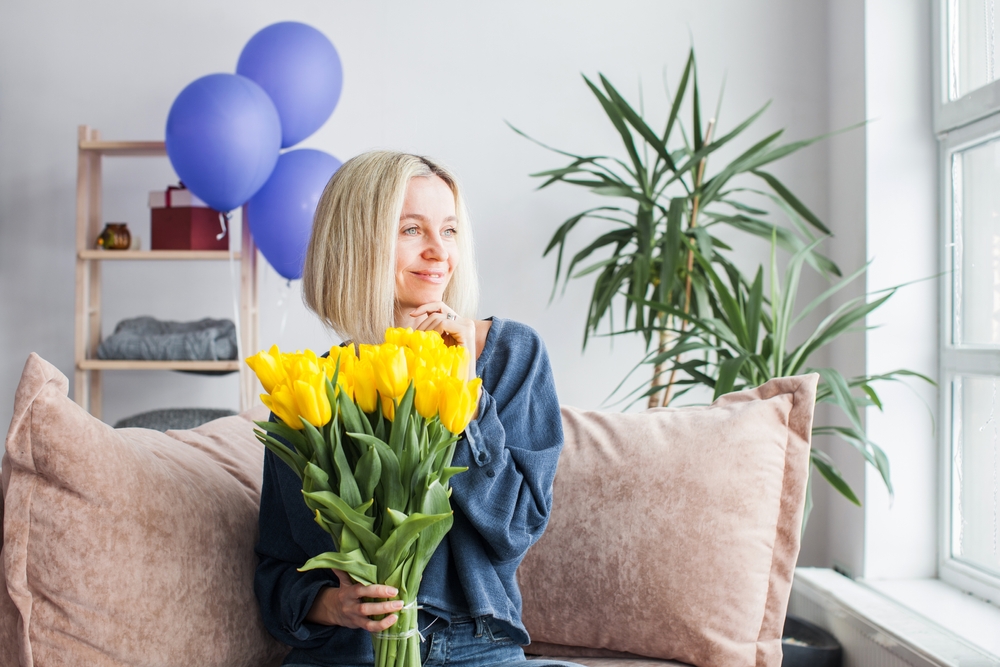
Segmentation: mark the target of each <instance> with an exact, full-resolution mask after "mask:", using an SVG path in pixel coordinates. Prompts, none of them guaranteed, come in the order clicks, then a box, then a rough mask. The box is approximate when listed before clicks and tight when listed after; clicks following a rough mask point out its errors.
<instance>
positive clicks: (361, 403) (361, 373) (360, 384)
mask: <svg viewBox="0 0 1000 667" xmlns="http://www.w3.org/2000/svg"><path fill="white" fill-rule="evenodd" d="M376 401H378V391H377V390H376V388H375V368H374V367H373V366H372V362H371V360H369V359H360V360H359V361H358V363H356V364H355V365H354V402H355V403H357V405H358V407H359V408H361V411H362V412H375V406H376V405H377V403H376Z"/></svg>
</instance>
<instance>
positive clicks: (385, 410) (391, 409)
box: [379, 396, 396, 421]
mask: <svg viewBox="0 0 1000 667" xmlns="http://www.w3.org/2000/svg"><path fill="white" fill-rule="evenodd" d="M379 398H380V399H381V400H382V416H384V417H385V418H386V419H388V420H389V421H392V420H393V419H395V418H396V403H395V401H393V400H392V399H391V398H386V397H385V396H380V397H379Z"/></svg>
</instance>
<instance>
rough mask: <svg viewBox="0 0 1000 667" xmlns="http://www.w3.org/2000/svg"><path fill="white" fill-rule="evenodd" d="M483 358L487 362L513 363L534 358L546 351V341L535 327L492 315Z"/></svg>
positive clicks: (489, 320)
mask: <svg viewBox="0 0 1000 667" xmlns="http://www.w3.org/2000/svg"><path fill="white" fill-rule="evenodd" d="M486 321H487V322H490V327H489V331H488V332H487V333H486V343H485V345H484V347H483V354H482V357H481V359H483V358H485V359H484V361H485V362H486V363H491V362H492V363H503V364H507V363H511V362H512V361H515V360H518V359H524V360H528V359H533V358H535V357H537V356H538V355H539V354H542V355H544V354H546V353H545V343H544V342H543V341H542V337H541V336H540V335H539V333H538V332H537V331H535V329H533V328H532V327H530V326H528V325H527V324H524V323H523V322H518V321H516V320H508V319H504V318H500V317H491V318H489V319H488V320H486Z"/></svg>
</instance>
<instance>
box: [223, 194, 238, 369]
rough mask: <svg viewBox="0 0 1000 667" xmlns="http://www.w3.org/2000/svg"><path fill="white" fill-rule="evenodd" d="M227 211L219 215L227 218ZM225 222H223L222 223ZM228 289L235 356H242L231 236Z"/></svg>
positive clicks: (236, 277) (234, 257) (234, 258)
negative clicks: (231, 311) (230, 299)
mask: <svg viewBox="0 0 1000 667" xmlns="http://www.w3.org/2000/svg"><path fill="white" fill-rule="evenodd" d="M230 215H231V214H229V213H220V214H219V216H220V217H222V218H224V219H225V220H229V216H230ZM224 224H225V222H223V225H224ZM229 289H230V292H231V293H232V297H233V323H234V324H235V325H236V358H237V359H242V358H243V336H242V335H240V296H239V279H238V276H237V275H236V255H235V253H234V252H233V243H232V238H230V239H229Z"/></svg>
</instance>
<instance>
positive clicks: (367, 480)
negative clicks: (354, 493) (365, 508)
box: [354, 444, 382, 498]
mask: <svg viewBox="0 0 1000 667" xmlns="http://www.w3.org/2000/svg"><path fill="white" fill-rule="evenodd" d="M381 477H382V459H380V458H379V456H378V450H376V449H375V445H371V444H369V445H368V447H367V449H365V453H364V454H362V455H361V458H360V459H358V465H357V466H356V467H355V468H354V479H355V480H356V481H357V483H358V491H359V492H360V493H361V497H362V498H371V497H372V495H373V494H374V493H375V486H376V485H377V484H378V482H379V479H381Z"/></svg>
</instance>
